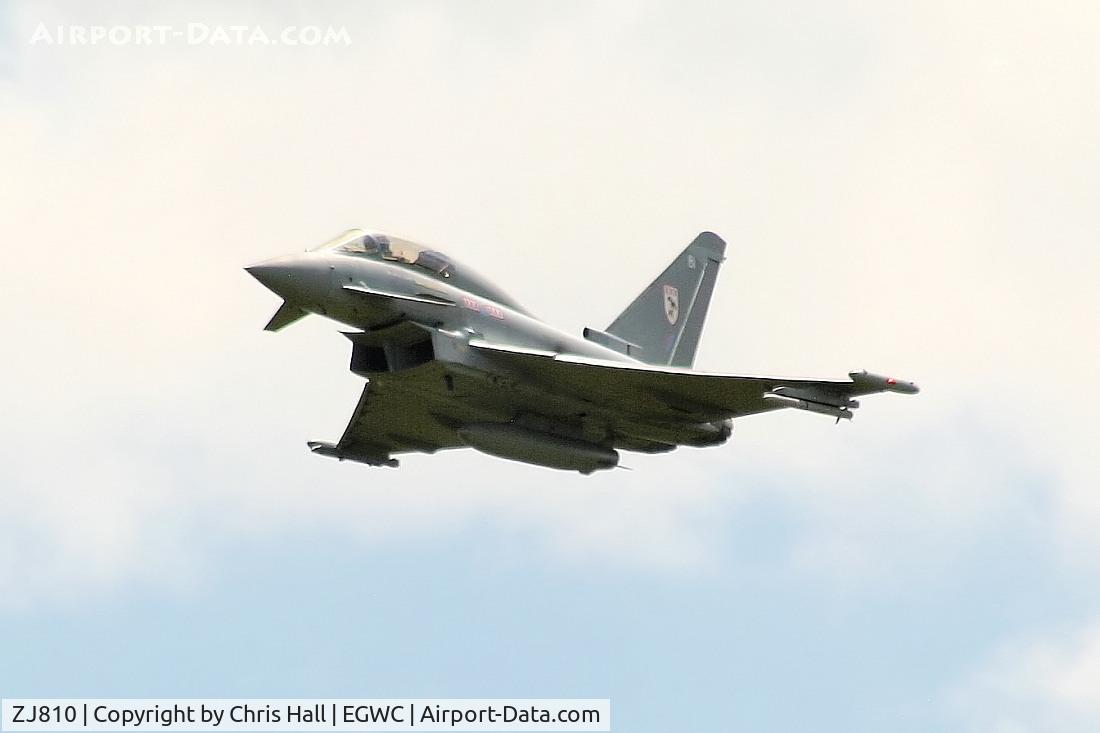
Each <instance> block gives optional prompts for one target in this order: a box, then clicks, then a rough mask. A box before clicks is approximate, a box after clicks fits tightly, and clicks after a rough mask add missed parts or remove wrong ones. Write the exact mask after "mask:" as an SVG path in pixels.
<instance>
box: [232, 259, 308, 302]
mask: <svg viewBox="0 0 1100 733" xmlns="http://www.w3.org/2000/svg"><path fill="white" fill-rule="evenodd" d="M244 269H245V272H247V273H248V274H249V275H251V276H252V277H254V278H256V279H257V280H259V281H260V283H261V284H262V285H263V286H264V287H265V288H267V289H268V290H270V291H271V292H273V293H275V294H276V295H281V296H283V297H284V298H285V297H286V296H287V293H289V292H290V291H292V290H293V289H294V286H295V280H296V278H295V274H296V273H295V271H296V270H297V269H298V267H297V265H296V263H295V262H294V260H293V258H290V257H277V258H275V259H273V260H264V261H263V262H257V263H256V264H254V265H249V266H248V267H246V268H244Z"/></svg>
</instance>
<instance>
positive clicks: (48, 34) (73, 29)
mask: <svg viewBox="0 0 1100 733" xmlns="http://www.w3.org/2000/svg"><path fill="white" fill-rule="evenodd" d="M28 42H29V43H30V45H32V46H168V45H175V44H179V45H185V46H350V45H351V34H350V33H348V29H347V28H345V27H344V26H340V27H338V28H337V27H335V26H319V25H288V26H283V27H281V28H265V27H264V26H261V25H216V24H215V25H212V24H210V23H187V24H186V25H46V24H45V23H39V24H38V27H37V28H35V29H34V32H33V33H31V36H30V38H29V39H28Z"/></svg>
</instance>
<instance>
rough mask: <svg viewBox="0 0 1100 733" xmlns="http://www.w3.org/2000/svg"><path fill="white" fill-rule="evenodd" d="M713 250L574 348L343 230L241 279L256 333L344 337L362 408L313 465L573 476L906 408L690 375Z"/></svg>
mask: <svg viewBox="0 0 1100 733" xmlns="http://www.w3.org/2000/svg"><path fill="white" fill-rule="evenodd" d="M725 250H726V244H725V242H724V241H723V240H722V239H721V238H720V237H718V235H716V234H713V233H711V232H703V233H701V234H700V235H699V236H697V237H695V239H694V240H692V242H691V244H689V245H688V246H687V247H686V248H685V249H684V250H683V251H682V252H681V253H680V254H678V255H677V256H676V258H675V259H673V261H672V263H671V264H670V265H669V266H668V267H667V268H665V270H664V272H662V273H661V274H660V275H659V276H658V277H657V279H656V280H654V281H653V282H652V283H650V284H649V286H648V287H646V288H645V289H644V290H643V291H642V292H641V294H640V295H638V297H637V298H635V299H634V302H632V303H631V304H630V305H629V306H628V307H627V309H626V310H624V311H623V312H622V314H621V315H619V317H618V318H616V319H615V320H614V321H613V322H612V323H611V325H610V326H608V327H607V328H605V329H603V330H597V329H594V328H586V329H584V332H583V334H582V336H580V337H578V336H575V335H572V334H569V333H565V332H563V331H560V330H558V329H556V328H554V327H552V326H549V325H547V324H546V323H544V322H542V321H541V320H539V319H537V318H535V317H534V316H533V315H531V313H529V312H528V311H527V310H525V309H524V308H523V306H521V305H520V304H519V303H518V302H516V301H515V300H513V299H512V298H511V297H510V296H509V295H507V294H506V293H505V292H504V291H502V290H501V289H500V288H499V287H497V286H496V285H495V284H493V283H492V282H490V281H489V280H488V279H486V278H484V277H482V276H481V275H479V274H478V273H477V272H476V271H475V270H473V269H471V268H470V267H467V266H466V265H464V264H462V263H461V262H459V261H457V260H455V259H454V258H453V257H451V256H450V255H447V254H444V253H443V252H441V251H439V250H437V249H433V248H430V247H426V246H423V245H420V244H417V243H415V242H412V241H409V240H407V239H403V238H400V237H397V236H393V235H389V234H384V233H381V232H373V231H372V232H367V231H364V230H361V229H351V230H349V231H346V232H344V233H343V234H341V235H340V236H338V237H336V238H335V239H333V240H331V241H329V242H327V243H325V244H323V245H321V246H319V247H316V248H314V249H312V250H308V251H306V252H304V253H300V254H293V255H289V256H285V257H278V258H276V259H272V260H267V261H265V262H260V263H257V264H255V265H252V266H250V267H247V268H245V269H246V270H247V271H248V272H249V273H251V274H252V276H254V277H255V278H256V279H257V280H259V281H260V282H261V283H262V284H263V285H265V286H266V287H267V288H269V289H270V290H272V291H273V292H274V293H275V294H276V295H278V296H280V297H281V298H282V299H283V301H284V302H283V305H282V306H281V307H280V308H279V309H278V311H276V313H275V315H274V316H273V317H272V318H271V321H270V322H269V323H268V324H267V326H266V330H268V331H278V330H279V329H281V328H283V327H285V326H287V325H289V324H291V323H294V322H295V321H297V320H298V319H300V318H302V317H303V316H305V315H307V314H310V313H315V314H318V315H321V316H325V317H327V318H330V319H332V320H334V321H337V322H339V323H341V324H343V325H345V326H349V327H351V329H352V330H350V331H347V332H345V333H344V335H345V336H347V338H348V339H349V340H350V341H351V371H352V372H354V373H355V374H357V375H359V376H361V377H363V378H364V379H365V384H364V387H363V393H362V396H361V397H360V398H359V402H358V404H357V405H356V407H355V411H354V413H353V414H352V417H351V422H350V423H349V424H348V426H347V428H346V429H345V430H344V434H343V435H342V436H341V437H340V439H339V440H338V441H337V442H335V443H326V442H319V441H311V442H309V443H308V444H307V445H308V446H309V448H310V450H312V451H313V452H314V453H318V454H320V455H323V456H331V457H334V458H338V459H340V460H350V461H358V462H361V463H365V464H367V465H371V466H391V467H396V466H397V465H398V460H397V458H395V456H397V455H401V454H404V453H435V452H436V451H439V450H443V449H446V448H463V447H469V448H474V449H477V450H479V451H481V452H483V453H487V454H489V455H492V456H497V457H500V458H506V459H511V460H516V461H523V462H525V463H531V464H535V465H538V466H546V467H548V468H555V469H563V470H569V471H579V472H580V473H582V474H590V473H592V472H593V471H599V470H602V469H609V468H613V467H615V466H617V465H619V452H620V451H637V452H641V453H663V452H666V451H671V450H673V449H675V448H676V447H678V446H682V445H687V446H711V445H718V444H721V443H724V442H726V440H728V439H729V437H730V434H731V433H732V431H733V420H735V419H737V418H742V417H747V416H749V415H755V414H758V413H762V412H771V411H773V410H781V409H794V410H801V411H805V412H811V413H817V414H819V415H825V416H828V417H830V418H834V419H835V420H836V421H837V422H839V421H840V420H850V419H851V418H852V413H853V411H854V410H855V409H856V408H858V407H859V403H858V402H857V401H856V400H855V398H856V397H860V396H862V395H867V394H872V393H877V392H900V393H902V394H915V393H916V392H917V391H918V389H917V386H916V385H915V384H913V383H912V382H906V381H902V380H900V379H894V378H892V377H886V376H880V375H877V374H871V373H869V372H866V371H853V372H849V373H848V378H847V379H789V378H785V377H768V376H746V375H740V374H716V373H707V372H698V371H693V370H692V368H691V367H692V364H693V362H694V359H695V350H696V347H697V346H698V345H699V337H700V335H701V334H702V332H703V322H704V320H705V319H706V315H707V308H708V306H709V304H710V299H711V293H712V292H713V291H714V283H715V280H716V278H717V276H718V268H719V266H720V265H721V264H722V262H723V260H724V259H725Z"/></svg>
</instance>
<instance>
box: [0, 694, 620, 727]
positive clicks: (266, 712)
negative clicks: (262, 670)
mask: <svg viewBox="0 0 1100 733" xmlns="http://www.w3.org/2000/svg"><path fill="white" fill-rule="evenodd" d="M3 715H4V717H3V720H0V730H4V731H131V730H133V731H149V730H161V731H166V730H167V731H326V730H327V731H609V730H611V701H610V700H606V699H576V700H550V699H530V700H527V699H515V700H474V699H456V700H427V699H423V700H326V699H316V700H260V699H256V700H221V699H211V700H190V699H187V700H183V699H181V700H173V699H164V700H125V699H111V700H107V699H104V700H60V699H25V700H8V699H5V700H3Z"/></svg>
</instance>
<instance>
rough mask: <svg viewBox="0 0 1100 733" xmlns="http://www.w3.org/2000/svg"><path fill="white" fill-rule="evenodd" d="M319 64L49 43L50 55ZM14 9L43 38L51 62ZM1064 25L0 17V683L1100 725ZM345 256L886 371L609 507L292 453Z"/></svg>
mask: <svg viewBox="0 0 1100 733" xmlns="http://www.w3.org/2000/svg"><path fill="white" fill-rule="evenodd" d="M189 23H198V24H203V25H204V26H206V27H215V26H218V25H222V26H226V27H228V26H231V25H242V24H244V25H248V26H249V27H252V28H254V27H261V28H262V29H263V30H264V31H265V32H267V33H268V34H269V35H272V36H275V35H278V33H279V32H280V31H281V30H282V29H284V28H286V27H288V26H296V27H301V26H303V25H316V26H320V27H322V28H324V27H327V26H333V27H335V28H344V29H346V31H347V36H348V38H349V39H350V44H349V45H343V44H337V45H330V46H317V47H314V46H304V45H298V46H286V45H277V46H263V45H247V44H229V45H211V44H206V43H199V44H187V43H185V42H174V43H173V42H170V43H166V44H163V45H152V46H150V45H138V44H136V43H129V44H121V45H113V44H110V43H99V44H96V45H72V44H67V43H66V44H59V43H57V42H56V41H57V37H56V36H57V27H58V26H62V27H65V28H68V27H71V26H73V25H83V26H92V25H104V26H112V25H116V24H118V25H124V26H127V27H134V26H137V25H142V24H146V25H172V26H173V27H176V28H180V29H184V30H186V29H187V28H188V24H189ZM40 24H44V27H45V28H47V29H49V32H50V34H51V38H52V40H53V42H45V41H42V40H41V38H40V39H39V41H38V42H35V43H32V42H31V40H32V38H34V37H35V34H36V32H38V30H39V28H40ZM1098 28H1100V12H1098V11H1097V9H1096V6H1095V4H1094V3H1084V2H1082V3H1072V2H1064V3H1058V4H1057V7H1054V8H1051V7H1040V6H1037V5H1035V4H1034V3H1022V2H1019V3H1017V2H959V3H949V4H947V5H946V6H945V7H940V6H939V4H932V3H921V4H910V3H892V2H868V3H859V2H851V3H828V4H816V3H796V4H791V3H782V4H775V3H753V4H747V3H727V4H724V7H721V8H719V7H715V6H714V5H691V4H685V3H668V4H661V3H645V2H630V3H627V2H619V3H591V4H589V3H557V2H555V3H509V4H501V3H415V2H410V3H393V4H382V3H378V4H359V3H354V4H353V3H348V4H340V3H328V4H310V5H306V4H278V3H255V4H250V3H237V4H235V5H233V6H232V7H230V8H225V7H222V6H221V5H217V4H203V3H198V4H196V3H179V4H176V5H169V4H147V5H138V4H126V3H122V4H115V3H104V4H96V3H75V2H74V3H71V4H69V5H54V6H51V5H48V4H46V3H26V4H22V3H14V4H4V5H0V160H2V161H3V171H4V172H3V175H2V176H0V235H2V240H0V241H2V242H3V244H2V246H3V252H4V265H3V268H2V269H0V271H2V273H3V274H2V275H0V278H2V279H0V328H2V329H3V333H4V337H5V338H4V343H5V348H4V350H3V353H4V359H3V364H4V366H3V369H2V372H0V373H2V374H3V376H4V378H3V380H2V386H0V390H2V392H0V400H2V405H3V407H2V414H3V420H0V507H2V508H0V587H2V588H4V591H3V593H0V624H2V625H3V627H4V629H5V633H4V635H3V636H4V644H3V649H2V650H0V693H2V694H3V695H4V696H7V697H14V696H24V697H30V696H39V697H61V696H83V697H109V696H114V697H142V696H162V697H198V696H210V697H236V696H242V697H243V696H268V697H277V696H319V697H338V696H349V697H350V696H359V697H366V696H372V697H386V696H394V697H418V696H437V697H463V696H470V697H509V696H515V697H610V698H611V700H612V707H613V711H614V713H613V714H614V721H615V730H622V731H665V730H677V729H678V730H836V731H859V730H866V731H880V730H896V731H907V730H911V731H928V730H975V731H989V730H997V731H1006V732H1007V731H1013V732H1014V731H1050V730H1059V731H1077V730H1080V731H1086V730H1087V731H1093V730H1096V729H1097V727H1100V469H1098V468H1097V462H1096V460H1095V446H1096V444H1097V439H1098V438H1100V431H1098V430H1097V428H1096V417H1095V415H1094V414H1093V410H1092V407H1093V404H1094V402H1095V400H1094V398H1093V395H1092V394H1091V388H1092V385H1093V384H1094V383H1095V381H1096V377H1097V374H1098V367H1100V348H1098V346H1097V338H1096V331H1097V325H1098V321H1100V295H1098V293H1097V285H1096V283H1097V279H1098V278H1097V276H1098V275H1100V248H1098V246H1097V243H1098V239H1100V207H1098V204H1097V202H1098V201H1100V172H1098V171H1100V145H1098V141H1097V140H1098V138H1097V132H1096V131H1097V130H1100V56H1098V55H1097V53H1096V46H1097V34H1098ZM351 226H364V227H368V228H371V227H374V228H380V229H389V230H393V231H397V232H400V233H403V234H405V235H408V236H410V237H412V238H414V239H419V240H424V241H427V242H430V243H432V244H434V245H435V246H437V247H438V248H440V249H443V250H445V251H448V252H452V253H454V254H455V255H456V257H458V258H459V259H461V260H463V261H464V262H469V263H471V264H472V265H474V266H475V267H478V268H479V269H480V270H482V271H483V272H484V273H485V274H486V275H488V276H489V277H491V278H493V279H495V280H497V281H499V282H500V283H501V284H503V285H504V287H505V289H506V290H507V291H508V292H510V293H511V294H512V295H514V296H515V297H516V298H517V299H518V300H519V301H520V302H521V303H523V304H524V305H525V306H527V307H528V308H529V309H530V310H531V311H533V312H534V313H536V314H538V315H539V316H540V317H543V318H545V319H547V320H549V321H550V322H552V323H555V324H558V325H560V326H561V327H563V328H566V329H569V330H572V331H579V329H580V328H582V327H583V326H585V325H592V326H595V327H598V328H602V327H605V326H606V325H607V324H608V323H609V322H610V321H611V320H612V319H613V318H614V316H615V315H617V314H618V312H619V311H620V310H621V309H622V308H623V307H624V306H625V305H626V304H627V303H628V302H629V301H630V300H631V298H632V297H633V296H634V295H635V294H636V293H637V291H639V290H640V289H641V288H642V287H643V286H644V285H645V284H646V283H648V282H649V281H650V280H651V279H652V278H653V277H654V276H655V275H656V273H658V272H659V271H660V270H661V269H662V268H663V267H664V266H665V265H666V264H667V262H668V260H670V259H671V257H672V256H674V255H675V253H676V252H678V251H679V250H680V249H681V248H682V247H683V246H684V245H685V244H686V243H687V242H688V241H690V240H691V238H692V237H693V236H694V235H695V234H696V233H698V232H699V231H701V230H704V229H710V230H713V231H716V232H718V233H719V234H721V235H722V236H723V237H724V238H725V239H726V240H727V241H728V242H729V247H728V251H727V254H728V260H727V262H726V263H725V265H724V266H723V270H722V272H721V275H720V278H719V282H718V287H717V289H716V293H715V297H714V302H713V305H712V308H711V315H710V318H709V322H708V325H707V329H706V331H705V333H704V338H703V342H702V346H701V348H700V353H699V358H698V360H697V366H699V367H701V368H705V369H708V370H715V371H728V372H747V373H754V372H758V373H759V372H765V373H781V374H800V375H803V374H804V375H818V376H822V377H840V376H843V375H844V374H845V373H846V372H847V371H848V370H849V369H852V368H867V369H870V370H872V371H884V372H888V373H895V374H896V375H897V376H899V377H902V378H906V379H913V380H915V381H917V382H918V383H919V384H920V385H921V386H922V388H923V392H922V393H921V394H920V395H919V396H917V397H912V398H905V397H901V396H897V395H884V396H880V397H871V398H868V399H866V400H864V406H863V408H861V410H860V412H859V415H858V417H857V418H856V419H855V420H854V421H852V423H851V424H844V425H839V426H834V425H833V424H832V422H831V421H830V420H828V419H826V418H823V417H819V416H814V415H809V414H804V413H782V414H772V415H767V416H760V417H756V418H749V419H746V420H744V421H739V422H738V424H737V425H735V431H734V435H733V438H732V440H731V441H730V443H729V444H727V445H726V446H723V447H719V448H712V449H707V450H693V449H688V448H685V449H681V450H678V451H676V452H675V453H672V454H669V455H664V456H653V457H646V456H636V455H632V454H628V455H626V456H624V459H623V463H624V464H626V465H628V466H630V467H631V468H632V469H633V471H609V472H605V473H602V474H600V475H595V476H592V477H587V478H585V477H580V476H575V475H569V474H562V473H557V472H552V471H550V470H547V469H540V468H536V467H530V466H525V465H520V464H514V463H508V462H504V461H500V460H496V459H491V458H488V457H485V456H481V455H479V454H476V453H473V452H470V451H463V452H453V453H445V454H440V455H437V456H434V457H427V456H412V457H408V458H406V459H405V460H403V462H402V466H401V468H400V469H398V470H396V471H392V470H381V469H370V468H367V467H365V466H361V465H357V464H341V463H338V462H335V461H328V460H325V459H322V458H318V457H315V456H312V455H310V453H309V451H308V450H307V449H306V448H305V444H304V443H305V441H306V440H307V439H322V440H332V439H335V438H337V437H339V435H340V433H341V431H342V430H343V427H344V425H345V423H346V421H347V419H348V417H349V416H350V414H351V411H352V409H353V407H354V405H355V401H356V399H357V397H358V394H359V390H360V389H361V381H360V380H359V379H358V378H357V377H355V376H354V375H352V374H350V373H349V372H348V370H347V359H348V345H347V342H346V340H345V339H344V338H343V337H342V336H340V335H339V333H338V328H339V327H338V326H337V325H336V324H333V323H330V322H324V321H322V320H320V319H318V318H310V319H306V320H304V321H302V322H300V323H298V324H295V325H294V326H293V327H290V328H288V329H287V330H285V331H284V332H282V333H279V334H277V335H275V334H270V333H264V332H262V331H261V329H262V326H263V324H264V323H265V322H266V320H267V318H269V317H270V315H271V313H272V312H273V311H274V309H275V308H276V307H277V305H278V300H277V299H276V298H275V297H274V296H273V295H272V294H271V293H269V292H268V291H266V290H264V289H263V288H262V287H261V286H259V284H258V283H256V282H255V281H253V280H252V279H251V278H249V277H248V276H247V274H246V273H244V272H243V271H242V270H241V267H242V266H243V265H245V264H249V263H251V262H254V261H256V260H259V259H263V258H267V257H272V256H275V255H278V254H283V253H287V252H293V251H299V250H301V249H303V248H305V247H309V246H313V245H315V244H318V243H320V242H322V241H324V240H326V239H328V238H330V237H331V236H333V235H334V234H336V233H338V232H339V231H341V230H343V229H346V228H348V227H351Z"/></svg>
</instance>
